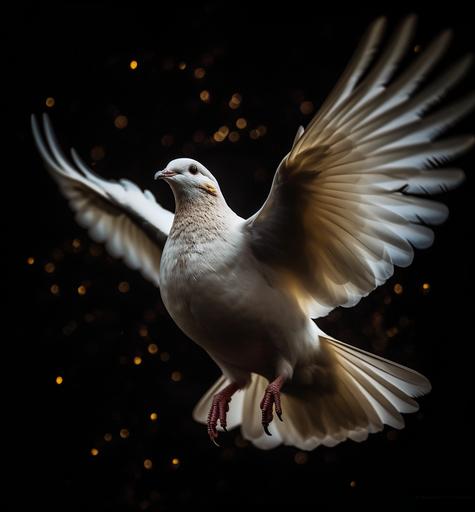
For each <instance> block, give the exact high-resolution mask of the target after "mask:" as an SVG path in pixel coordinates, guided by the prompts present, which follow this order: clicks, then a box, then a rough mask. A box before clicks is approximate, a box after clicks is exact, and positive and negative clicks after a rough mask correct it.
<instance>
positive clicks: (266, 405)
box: [261, 377, 285, 436]
mask: <svg viewBox="0 0 475 512" xmlns="http://www.w3.org/2000/svg"><path fill="white" fill-rule="evenodd" d="M284 382H285V378H284V377H277V379H275V380H274V381H273V382H271V383H270V384H269V385H268V386H267V388H266V391H265V393H264V397H263V399H262V401H261V411H262V427H263V428H264V432H265V433H266V434H267V435H268V436H271V435H272V434H271V433H270V431H269V424H270V423H271V422H272V420H273V419H274V416H273V414H272V412H273V409H274V405H275V413H276V414H277V417H278V418H279V420H280V421H284V420H283V419H282V407H281V405H280V389H281V388H282V386H283V385H284Z"/></svg>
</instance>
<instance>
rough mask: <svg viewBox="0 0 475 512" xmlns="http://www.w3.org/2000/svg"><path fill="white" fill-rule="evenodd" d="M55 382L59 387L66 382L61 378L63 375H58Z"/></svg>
mask: <svg viewBox="0 0 475 512" xmlns="http://www.w3.org/2000/svg"><path fill="white" fill-rule="evenodd" d="M55 382H56V384H58V386H60V385H61V384H62V383H63V382H64V379H63V377H61V375H58V376H57V377H56V379H55Z"/></svg>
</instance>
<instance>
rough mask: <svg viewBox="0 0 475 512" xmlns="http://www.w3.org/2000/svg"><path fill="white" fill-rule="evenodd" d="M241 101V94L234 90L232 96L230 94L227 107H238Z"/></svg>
mask: <svg viewBox="0 0 475 512" xmlns="http://www.w3.org/2000/svg"><path fill="white" fill-rule="evenodd" d="M241 101H242V96H241V95H240V94H239V93H238V92H236V93H234V94H233V95H232V96H231V99H230V100H229V103H228V105H229V108H232V109H233V110H235V109H237V108H239V106H240V105H241Z"/></svg>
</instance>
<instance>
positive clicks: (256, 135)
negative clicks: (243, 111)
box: [249, 129, 259, 140]
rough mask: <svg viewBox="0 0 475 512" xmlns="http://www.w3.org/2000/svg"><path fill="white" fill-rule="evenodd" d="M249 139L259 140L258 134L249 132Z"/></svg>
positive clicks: (254, 131) (253, 131)
mask: <svg viewBox="0 0 475 512" xmlns="http://www.w3.org/2000/svg"><path fill="white" fill-rule="evenodd" d="M249 137H251V139H252V140H256V139H258V138H259V132H258V131H257V130H256V129H254V130H251V131H250V132H249Z"/></svg>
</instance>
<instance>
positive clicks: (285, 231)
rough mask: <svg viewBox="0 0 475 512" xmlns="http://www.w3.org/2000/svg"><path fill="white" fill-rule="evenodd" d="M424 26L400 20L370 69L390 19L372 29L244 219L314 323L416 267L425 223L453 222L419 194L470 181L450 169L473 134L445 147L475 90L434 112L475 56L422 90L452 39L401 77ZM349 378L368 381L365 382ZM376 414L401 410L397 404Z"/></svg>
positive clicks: (434, 46)
mask: <svg viewBox="0 0 475 512" xmlns="http://www.w3.org/2000/svg"><path fill="white" fill-rule="evenodd" d="M415 21H416V19H415V17H414V16H409V17H408V18H406V19H405V20H403V21H402V23H401V24H400V26H399V28H398V29H397V30H396V32H395V34H394V35H393V37H392V38H390V40H389V42H388V45H387V46H386V49H384V50H383V51H382V52H381V54H380V57H379V58H376V59H375V63H374V64H373V65H372V66H370V63H371V61H372V60H373V59H374V58H375V54H376V49H377V46H378V44H379V42H380V41H381V38H382V36H383V30H384V25H385V20H384V19H383V18H380V19H378V20H376V21H375V22H374V23H373V25H371V27H370V28H369V30H368V32H367V34H366V36H365V37H364V39H363V41H362V43H361V45H360V46H359V48H358V50H357V51H356V54H355V56H354V57H353V59H352V60H351V61H350V64H349V65H348V67H347V69H346V70H345V72H344V73H343V75H342V77H341V79H340V80H339V82H338V83H337V85H336V87H335V89H334V90H333V92H331V93H330V95H329V96H328V99H327V100H326V101H325V102H324V103H323V105H322V107H321V109H320V110H319V111H318V113H317V114H316V115H315V117H314V118H313V119H312V120H311V121H310V123H309V124H308V126H307V127H306V128H305V129H303V128H299V130H298V132H297V135H296V137H295V140H294V143H293V145H292V149H291V151H290V153H289V154H288V155H287V156H286V157H285V158H284V159H283V160H282V162H281V164H280V165H279V168H278V170H277V172H276V174H275V176H274V180H273V183H272V187H271V191H270V194H269V197H268V198H267V200H266V202H265V203H264V205H263V206H262V208H261V209H260V210H259V211H258V212H257V213H256V214H254V215H253V216H252V217H250V218H249V219H248V220H247V226H248V233H249V243H250V245H251V248H252V250H253V251H254V253H255V255H256V256H257V257H258V258H259V259H260V260H261V261H263V262H264V263H266V264H268V265H270V266H272V267H273V268H274V269H275V270H277V272H282V274H283V275H285V276H289V275H290V276H292V277H293V282H294V283H295V286H293V288H294V289H295V293H296V295H297V299H298V301H299V303H300V304H303V305H304V306H303V307H304V308H306V311H307V312H308V313H309V315H311V316H312V317H317V316H321V315H324V314H326V313H328V312H329V311H330V310H331V309H333V308H334V307H336V306H339V305H343V306H346V307H349V306H351V305H354V304H356V303H357V302H358V301H359V300H360V298H361V297H364V296H366V295H367V294H368V293H370V292H371V291H372V290H373V289H374V288H375V287H377V286H379V285H380V284H382V283H384V282H385V281H386V280H387V279H388V278H389V277H390V276H391V275H392V273H393V271H394V266H401V267H405V266H408V265H410V263H411V262H412V260H413V257H414V249H413V248H414V247H415V248H426V247H429V246H430V245H431V244H432V242H433V239H434V233H433V231H432V229H431V228H430V227H428V226H427V225H436V224H440V223H441V222H444V221H445V219H446V218H447V216H448V209H447V207H446V206H445V205H444V204H442V203H440V202H438V201H434V200H432V199H427V198H425V197H422V196H427V195H430V194H437V193H440V192H445V191H446V190H449V189H452V188H454V187H456V186H457V185H459V184H460V183H461V182H462V181H463V179H464V173H463V171H461V170H459V169H453V168H449V167H446V166H445V164H446V163H447V162H448V161H449V160H451V159H453V158H456V157H457V156H459V155H461V154H463V153H464V152H466V151H467V150H469V149H470V148H471V147H472V145H473V144H474V141H475V138H474V137H473V136H457V137H451V138H445V139H439V140H436V139H437V138H438V137H440V135H442V134H443V133H444V132H445V131H446V130H448V129H449V128H450V127H451V126H453V125H454V123H456V122H457V121H458V120H459V119H461V118H462V117H463V116H464V115H466V114H467V113H468V112H469V111H470V110H472V109H473V108H474V107H475V93H471V94H468V95H467V96H465V97H463V98H461V99H459V100H457V101H455V102H453V103H452V104H449V105H448V106H445V107H443V108H440V109H439V110H436V111H433V112H431V113H430V114H429V115H426V113H427V111H428V110H429V109H430V108H432V107H434V106H435V105H436V104H437V103H439V102H440V101H441V100H442V98H443V97H444V96H445V95H446V94H447V92H448V91H449V90H450V89H451V88H453V87H454V86H455V85H456V84H457V83H458V82H460V80H461V79H462V77H463V76H464V75H465V74H466V72H467V70H468V69H469V67H470V65H471V62H472V60H473V59H472V57H471V56H470V55H469V56H466V57H464V58H462V59H460V60H458V61H456V62H455V64H453V65H452V66H450V68H449V69H448V70H447V71H446V72H442V73H441V74H440V76H438V77H435V78H434V79H433V80H431V81H430V83H426V84H425V85H424V83H425V81H426V79H427V76H428V74H429V73H430V72H431V71H432V70H433V69H434V68H435V66H436V64H438V63H439V61H440V60H441V58H442V56H443V55H444V53H445V52H446V51H447V48H448V45H449V42H450V39H451V37H452V34H451V32H450V31H444V32H442V33H441V34H440V35H439V36H438V37H436V38H435V40H434V41H433V42H432V43H431V44H429V45H428V46H427V47H426V49H425V50H424V51H423V52H421V53H420V54H418V55H417V56H416V57H415V59H414V60H413V62H412V63H410V64H409V65H408V66H407V67H406V69H403V70H402V72H400V73H398V74H397V75H395V72H396V71H397V68H398V65H399V63H400V62H401V60H402V59H403V57H404V53H405V52H406V50H407V49H408V47H409V45H410V42H411V38H412V36H413V33H414V26H415ZM394 76H395V78H394ZM436 166H444V168H442V169H434V167H436ZM342 364H343V365H344V362H342ZM343 370H344V369H343ZM351 378H352V379H354V380H355V381H356V382H358V381H359V376H358V375H357V374H352V375H351ZM376 380H377V379H376ZM360 384H361V386H362V387H361V392H362V393H364V392H365V389H367V388H369V387H371V390H370V395H371V396H373V397H374V396H378V389H377V388H378V383H377V382H376V384H375V383H374V382H369V383H368V382H364V383H360ZM394 400H395V401H397V397H396V398H394ZM379 407H380V408H384V409H385V410H386V413H387V414H390V415H391V414H393V413H394V411H393V410H392V409H391V405H390V404H389V405H388V404H387V403H384V404H381V403H380V404H379ZM394 421H395V422H396V423H397V421H398V419H397V417H394Z"/></svg>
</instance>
